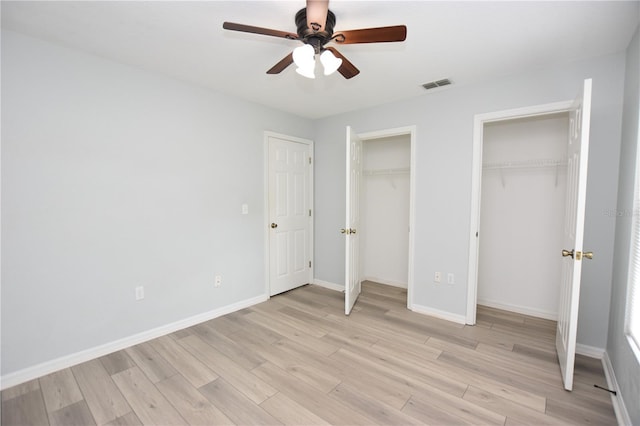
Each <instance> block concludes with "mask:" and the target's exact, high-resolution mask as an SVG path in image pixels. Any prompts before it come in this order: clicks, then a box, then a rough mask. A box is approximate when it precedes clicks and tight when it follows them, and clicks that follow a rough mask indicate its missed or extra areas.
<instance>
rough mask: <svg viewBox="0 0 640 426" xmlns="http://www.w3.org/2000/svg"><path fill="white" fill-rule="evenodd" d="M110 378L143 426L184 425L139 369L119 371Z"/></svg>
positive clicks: (178, 415) (183, 420)
mask: <svg viewBox="0 0 640 426" xmlns="http://www.w3.org/2000/svg"><path fill="white" fill-rule="evenodd" d="M112 377H113V381H114V382H115V383H116V385H117V386H118V388H119V389H120V392H122V394H123V395H124V397H125V398H126V399H127V402H128V403H129V405H130V406H131V408H132V409H133V411H134V412H135V413H136V416H138V419H140V421H141V422H142V423H143V424H151V425H155V424H163V425H184V424H185V423H186V422H185V419H184V418H183V417H182V416H180V414H179V413H178V412H177V411H176V409H175V408H174V407H173V405H171V403H169V401H167V399H166V398H165V397H164V396H163V395H162V394H161V393H160V391H159V390H158V389H157V388H156V387H155V386H154V385H153V383H152V382H151V380H149V378H147V376H146V375H145V374H144V373H143V372H142V370H141V369H140V368H139V367H133V368H130V369H128V370H124V371H121V372H119V373H116V374H114V375H113V376H112Z"/></svg>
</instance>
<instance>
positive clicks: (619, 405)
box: [602, 351, 632, 426]
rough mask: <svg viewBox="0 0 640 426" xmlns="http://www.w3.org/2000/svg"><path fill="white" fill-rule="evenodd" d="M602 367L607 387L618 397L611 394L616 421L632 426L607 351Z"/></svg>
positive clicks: (603, 357)
mask: <svg viewBox="0 0 640 426" xmlns="http://www.w3.org/2000/svg"><path fill="white" fill-rule="evenodd" d="M602 366H603V367H604V375H605V377H606V378H607V386H609V389H612V390H615V391H616V392H617V394H616V395H614V394H611V403H612V404H613V411H614V412H615V413H616V419H617V420H618V424H619V425H625V426H632V423H631V417H630V416H629V412H628V411H627V407H626V406H625V405H624V399H623V398H622V394H621V393H620V387H619V386H618V380H617V379H616V373H615V371H614V370H613V365H612V364H611V360H610V359H609V354H608V353H607V352H606V351H605V352H604V354H603V356H602Z"/></svg>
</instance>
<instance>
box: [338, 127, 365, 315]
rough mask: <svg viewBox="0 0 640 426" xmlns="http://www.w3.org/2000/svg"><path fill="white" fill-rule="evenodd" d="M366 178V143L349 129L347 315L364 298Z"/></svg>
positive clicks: (346, 228)
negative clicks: (362, 249) (362, 246)
mask: <svg viewBox="0 0 640 426" xmlns="http://www.w3.org/2000/svg"><path fill="white" fill-rule="evenodd" d="M361 177H362V141H361V140H360V139H359V138H358V135H357V134H356V133H355V132H354V131H353V129H352V128H351V127H349V126H347V188H346V189H347V191H346V192H347V200H346V205H347V208H346V220H345V222H346V223H345V227H344V229H342V231H341V232H342V233H343V234H345V279H344V287H345V292H344V313H345V315H349V314H350V313H351V309H352V308H353V305H354V304H355V303H356V300H357V299H358V296H359V295H360V240H359V238H358V236H359V234H358V228H359V227H360V179H361Z"/></svg>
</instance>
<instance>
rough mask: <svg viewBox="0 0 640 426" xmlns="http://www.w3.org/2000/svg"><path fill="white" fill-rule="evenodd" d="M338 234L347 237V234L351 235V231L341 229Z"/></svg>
mask: <svg viewBox="0 0 640 426" xmlns="http://www.w3.org/2000/svg"><path fill="white" fill-rule="evenodd" d="M340 233H341V234H347V235H349V234H350V233H351V229H344V228H342V229H341V230H340Z"/></svg>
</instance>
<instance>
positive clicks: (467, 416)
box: [411, 388, 506, 425]
mask: <svg viewBox="0 0 640 426" xmlns="http://www.w3.org/2000/svg"><path fill="white" fill-rule="evenodd" d="M411 399H412V400H413V401H414V402H415V401H418V402H421V403H422V404H425V405H429V406H431V407H432V408H435V407H438V408H439V407H447V409H448V412H449V413H450V414H453V415H454V416H456V417H458V418H459V419H461V420H462V421H464V422H465V423H469V424H482V425H504V422H505V420H506V416H504V415H502V414H500V413H496V412H495V411H491V410H488V409H486V408H483V407H481V406H479V405H476V404H474V403H472V402H469V401H467V400H465V399H463V398H457V397H455V396H453V395H451V394H448V393H446V392H442V391H440V390H439V389H435V388H432V389H429V390H428V391H427V392H425V391H424V390H422V391H421V393H420V394H416V395H414V396H413V397H411Z"/></svg>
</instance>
